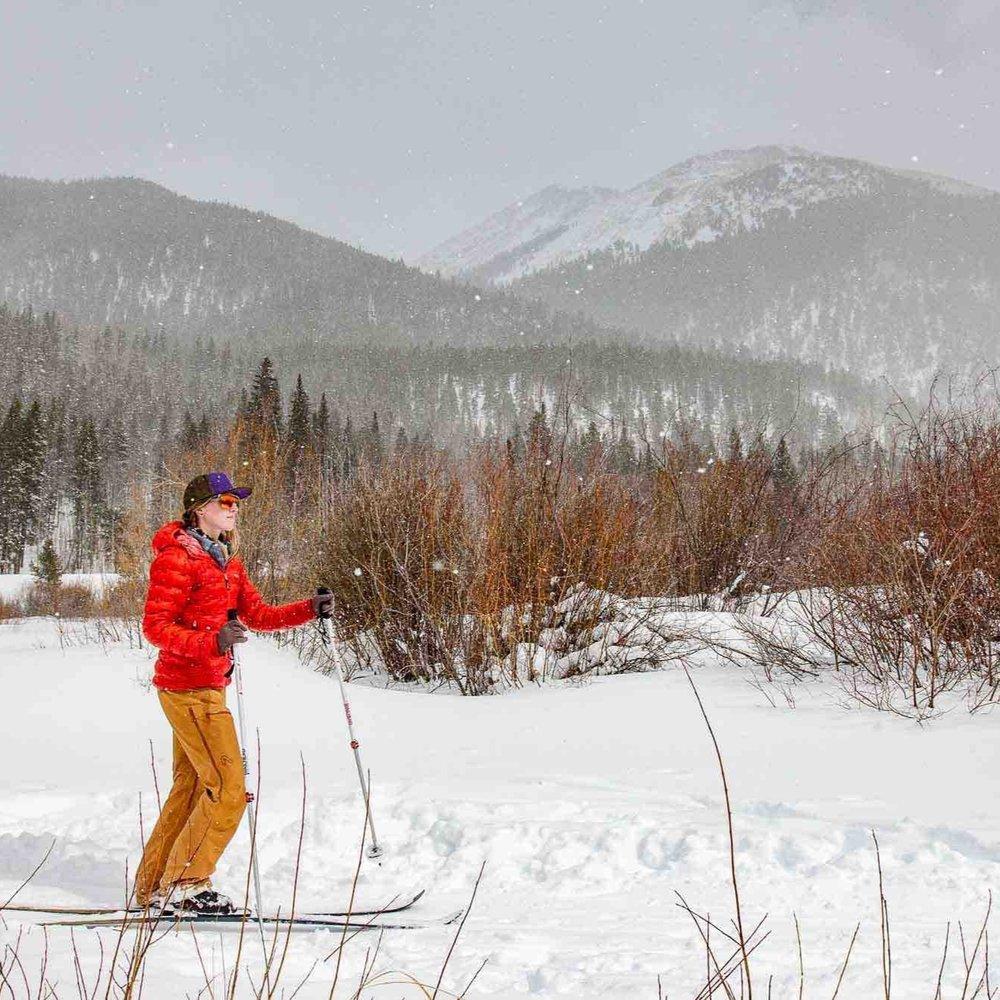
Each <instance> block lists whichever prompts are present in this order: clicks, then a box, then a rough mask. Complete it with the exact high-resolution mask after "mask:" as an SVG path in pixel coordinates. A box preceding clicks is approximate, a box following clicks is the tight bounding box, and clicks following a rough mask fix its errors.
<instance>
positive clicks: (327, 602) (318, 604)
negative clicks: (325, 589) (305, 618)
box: [312, 594, 333, 618]
mask: <svg viewBox="0 0 1000 1000" xmlns="http://www.w3.org/2000/svg"><path fill="white" fill-rule="evenodd" d="M312 605H313V614H314V615H315V616H316V617H317V618H325V617H326V616H327V615H329V614H332V613H333V594H313V596H312Z"/></svg>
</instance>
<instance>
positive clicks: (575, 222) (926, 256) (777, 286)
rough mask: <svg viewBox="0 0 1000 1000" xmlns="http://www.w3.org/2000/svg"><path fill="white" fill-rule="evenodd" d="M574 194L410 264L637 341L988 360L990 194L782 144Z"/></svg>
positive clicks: (858, 363)
mask: <svg viewBox="0 0 1000 1000" xmlns="http://www.w3.org/2000/svg"><path fill="white" fill-rule="evenodd" d="M576 194H577V197H576V200H575V202H574V200H573V199H572V198H571V197H570V195H571V192H567V191H565V190H556V189H547V190H546V191H542V192H540V193H539V194H538V195H535V196H534V197H533V198H529V199H526V200H525V201H523V202H521V203H518V204H517V205H514V206H511V207H510V208H508V209H505V210H504V211H503V212H500V213H498V214H497V215H495V216H493V217H492V218H490V219H488V220H486V221H485V222H484V223H483V224H482V225H481V226H477V227H474V228H473V229H471V230H469V231H468V232H466V233H463V234H462V235H461V236H458V237H456V238H455V239H454V240H451V241H449V242H448V243H446V244H444V245H443V246H442V247H440V248H438V250H436V251H434V253H432V254H430V255H428V256H427V257H426V258H425V259H424V260H423V261H421V264H422V266H424V267H427V268H431V269H434V270H437V271H440V272H441V273H442V274H446V275H452V276H457V277H461V278H464V279H466V280H470V281H480V282H491V283H494V284H501V285H504V286H507V287H510V288H511V289H512V290H515V291H516V292H518V293H519V294H520V295H523V296H527V297H530V298H534V299H537V300H541V301H543V302H545V303H546V304H548V305H550V306H553V307H556V308H559V309H563V310H569V311H576V312H577V313H579V314H581V315H583V316H586V317H588V318H590V319H593V320H595V321H598V322H602V323H612V324H615V325H616V326H619V327H622V328H625V329H628V330H631V331H634V332H635V334H637V335H639V336H641V337H642V338H644V339H646V340H648V341H653V342H656V341H660V340H670V341H673V340H675V339H676V340H679V341H680V342H682V343H689V344H699V345H710V344H711V345H717V346H721V347H723V348H731V347H735V346H741V347H746V348H749V349H751V350H752V351H753V353H754V354H756V355H757V356H759V357H774V356H786V357H797V358H800V359H802V360H808V361H812V362H816V363H819V364H825V365H831V366H834V367H846V368H847V369H849V370H851V371H855V372H857V373H859V374H863V375H866V376H868V377H871V376H884V377H887V378H889V379H890V380H891V381H893V382H894V384H898V385H899V386H901V387H903V388H919V387H921V386H923V385H925V384H926V382H927V380H928V378H929V377H931V376H932V375H933V374H935V373H937V372H939V371H949V372H950V371H965V370H967V369H969V368H970V367H975V366H981V365H991V364H996V363H998V362H1000V337H998V333H1000V194H996V193H994V192H991V191H986V190H984V189H981V188H976V187H973V186H971V185H967V184H963V183H960V182H957V181H950V180H948V179H946V178H937V177H934V176H931V175H925V174H920V173H917V172H913V171H896V170H889V169H885V168H881V167H877V166H874V165H872V164H868V163H863V162H861V161H856V160H845V159H838V158H834V157H827V156H819V155H815V154H811V153H809V152H807V151H804V150H800V149H788V148H781V147H762V148H757V149H750V150H744V151H727V152H723V153H719V154H716V155H714V156H707V157H698V158H696V159H693V160H688V161H687V162H685V163H682V164H679V165H678V166H676V167H672V168H670V169H669V170H667V171H665V172H663V173H661V174H658V175H657V176H655V177H653V178H650V179H649V180H647V181H645V182H643V183H642V184H639V185H637V186H636V187H634V188H632V189H630V190H628V191H624V192H617V191H607V190H604V189H587V190H585V191H581V192H577V193H576ZM574 204H575V205H576V207H575V208H574V209H573V210H570V208H569V206H570V205H574Z"/></svg>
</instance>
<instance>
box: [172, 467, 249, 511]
mask: <svg viewBox="0 0 1000 1000" xmlns="http://www.w3.org/2000/svg"><path fill="white" fill-rule="evenodd" d="M222 493H232V494H233V496H235V497H239V498H240V499H241V500H246V498H247V497H248V496H250V494H251V493H253V489H252V488H251V487H249V486H233V482H232V480H231V479H230V478H229V476H227V475H226V473H224V472H206V473H204V474H203V475H200V476H195V477H194V479H192V480H191V482H189V483H188V484H187V486H186V487H185V488H184V509H185V510H190V509H191V508H192V507H194V506H196V505H197V504H200V503H204V502H205V501H206V500H211V499H212V497H217V496H219V495H221V494H222Z"/></svg>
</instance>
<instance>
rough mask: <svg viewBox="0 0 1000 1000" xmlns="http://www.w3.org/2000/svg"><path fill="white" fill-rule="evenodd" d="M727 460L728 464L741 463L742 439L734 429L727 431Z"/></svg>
mask: <svg viewBox="0 0 1000 1000" xmlns="http://www.w3.org/2000/svg"><path fill="white" fill-rule="evenodd" d="M727 460H728V461H730V462H742V461H743V438H742V437H740V432H739V431H738V430H737V429H736V428H735V427H732V428H730V430H729V454H728V456H727Z"/></svg>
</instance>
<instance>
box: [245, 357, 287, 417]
mask: <svg viewBox="0 0 1000 1000" xmlns="http://www.w3.org/2000/svg"><path fill="white" fill-rule="evenodd" d="M247 417H248V418H249V420H250V421H251V423H254V424H256V425H257V426H258V427H260V428H262V429H264V430H265V431H269V432H271V433H274V434H279V435H280V434H281V430H282V424H283V423H284V420H283V417H282V412H281V390H280V389H279V387H278V380H277V378H276V377H275V375H274V366H273V365H272V364H271V359H270V358H267V357H266V358H264V360H263V361H261V363H260V368H259V369H258V370H257V374H256V375H255V376H254V379H253V384H252V385H251V387H250V398H249V400H248V401H247Z"/></svg>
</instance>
